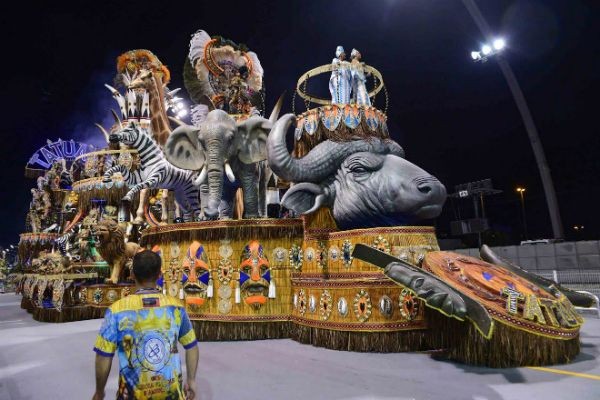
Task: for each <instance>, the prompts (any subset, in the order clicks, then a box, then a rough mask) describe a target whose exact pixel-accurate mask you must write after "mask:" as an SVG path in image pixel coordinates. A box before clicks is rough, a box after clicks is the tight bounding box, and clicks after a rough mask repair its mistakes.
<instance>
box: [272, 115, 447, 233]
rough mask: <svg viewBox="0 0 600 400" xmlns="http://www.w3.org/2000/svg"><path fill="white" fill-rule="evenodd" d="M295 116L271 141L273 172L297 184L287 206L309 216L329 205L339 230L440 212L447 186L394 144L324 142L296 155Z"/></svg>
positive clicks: (283, 121) (276, 130)
mask: <svg viewBox="0 0 600 400" xmlns="http://www.w3.org/2000/svg"><path fill="white" fill-rule="evenodd" d="M293 119H294V116H293V115H292V114H287V115H285V116H283V117H282V118H281V119H279V120H278V121H277V123H276V124H275V126H274V127H273V129H272V131H271V134H270V135H269V138H268V142H267V151H268V161H269V165H270V167H271V169H272V170H273V172H274V173H275V174H277V175H278V176H279V177H281V178H283V179H285V180H287V181H290V182H294V183H295V185H294V186H292V187H291V189H290V190H289V191H288V192H287V193H286V194H285V196H284V197H283V199H282V205H283V206H284V207H287V208H289V209H291V210H294V211H295V212H297V213H299V214H310V213H312V212H315V211H316V210H318V209H319V208H320V207H322V206H328V207H330V209H331V211H332V214H333V217H334V219H335V221H336V223H337V225H338V227H340V228H341V229H356V228H367V227H377V226H395V225H406V224H409V223H411V222H413V221H415V220H420V219H428V218H435V217H437V216H438V215H439V214H440V212H441V211H442V206H443V204H444V201H445V200H446V188H445V187H444V185H442V184H441V183H440V181H438V180H437V179H436V178H435V177H433V176H432V175H430V174H429V173H427V172H425V171H424V170H422V169H421V168H419V167H417V166H416V165H414V164H412V163H410V162H409V161H407V160H405V159H404V150H402V147H400V145H398V144H397V143H396V142H394V141H392V140H382V139H378V138H371V139H369V140H354V141H348V142H333V141H331V140H326V141H324V142H322V143H319V144H318V145H317V146H315V147H314V148H313V149H312V150H311V151H310V152H309V153H308V154H306V155H305V156H304V157H302V158H293V157H292V156H291V155H290V154H289V152H288V150H287V147H286V142H285V135H286V132H287V130H288V128H289V126H290V124H291V121H292V120H293Z"/></svg>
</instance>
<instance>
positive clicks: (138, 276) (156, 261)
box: [133, 250, 161, 282]
mask: <svg viewBox="0 0 600 400" xmlns="http://www.w3.org/2000/svg"><path fill="white" fill-rule="evenodd" d="M160 265H161V259H160V256H159V255H158V254H156V253H155V252H153V251H150V250H144V251H140V252H139V253H137V254H136V255H135V256H134V257H133V275H135V280H136V281H138V282H147V281H150V280H152V279H156V278H158V276H159V275H160Z"/></svg>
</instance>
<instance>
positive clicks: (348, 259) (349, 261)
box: [342, 240, 354, 268]
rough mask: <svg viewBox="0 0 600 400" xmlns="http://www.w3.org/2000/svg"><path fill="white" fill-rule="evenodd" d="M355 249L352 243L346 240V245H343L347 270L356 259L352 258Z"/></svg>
mask: <svg viewBox="0 0 600 400" xmlns="http://www.w3.org/2000/svg"><path fill="white" fill-rule="evenodd" d="M353 249H354V246H353V245H352V243H351V242H350V241H349V240H344V243H343V244H342V262H343V263H344V267H346V268H350V265H352V260H353V259H354V257H352V250H353Z"/></svg>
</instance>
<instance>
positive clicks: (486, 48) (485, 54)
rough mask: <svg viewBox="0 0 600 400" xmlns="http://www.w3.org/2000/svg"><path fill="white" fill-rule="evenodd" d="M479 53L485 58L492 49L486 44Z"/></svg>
mask: <svg viewBox="0 0 600 400" xmlns="http://www.w3.org/2000/svg"><path fill="white" fill-rule="evenodd" d="M481 52H482V53H483V55H484V56H487V55H488V54H490V53H491V52H492V48H491V47H490V46H488V45H487V44H485V45H483V47H482V48H481Z"/></svg>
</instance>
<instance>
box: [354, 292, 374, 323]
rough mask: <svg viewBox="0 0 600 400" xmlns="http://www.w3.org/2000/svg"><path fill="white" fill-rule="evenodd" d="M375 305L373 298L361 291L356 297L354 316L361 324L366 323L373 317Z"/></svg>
mask: <svg viewBox="0 0 600 400" xmlns="http://www.w3.org/2000/svg"><path fill="white" fill-rule="evenodd" d="M372 308H373V305H372V304H371V296H370V295H369V293H368V292H367V291H366V290H364V289H360V291H359V292H358V293H356V296H354V315H356V319H358V321H359V322H365V321H366V320H368V319H369V317H370V316H371V312H372Z"/></svg>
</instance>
